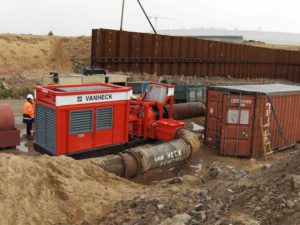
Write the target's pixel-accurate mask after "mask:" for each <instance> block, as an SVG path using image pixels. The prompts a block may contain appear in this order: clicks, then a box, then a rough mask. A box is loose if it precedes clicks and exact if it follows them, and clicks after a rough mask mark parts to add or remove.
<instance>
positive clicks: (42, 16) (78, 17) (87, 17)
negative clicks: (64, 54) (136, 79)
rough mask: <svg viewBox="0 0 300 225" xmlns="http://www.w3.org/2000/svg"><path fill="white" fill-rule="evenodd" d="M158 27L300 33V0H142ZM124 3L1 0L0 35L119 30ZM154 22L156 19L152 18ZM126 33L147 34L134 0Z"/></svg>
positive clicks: (128, 4) (109, 0) (129, 1)
mask: <svg viewBox="0 0 300 225" xmlns="http://www.w3.org/2000/svg"><path fill="white" fill-rule="evenodd" d="M141 2H142V4H143V6H144V8H145V9H146V11H147V13H148V14H149V15H150V16H158V17H163V18H161V19H158V29H169V28H170V29H172V28H174V29H175V28H186V29H188V28H196V27H198V28H199V27H217V28H226V29H236V28H238V29H241V30H259V29H260V30H266V31H282V32H294V33H300V0H251V1H249V0H141ZM121 3H122V0H106V1H105V0H1V7H0V33H32V34H47V33H48V32H49V31H50V30H53V32H54V34H57V35H90V34H91V29H92V28H100V27H101V28H112V29H119V26H120V12H121ZM153 23H154V20H153ZM124 29H125V30H129V31H141V32H144V31H149V30H150V27H149V25H148V23H147V21H146V19H145V18H144V16H143V14H142V11H141V9H140V8H139V6H138V3H137V1H136V0H126V2H125V17H124Z"/></svg>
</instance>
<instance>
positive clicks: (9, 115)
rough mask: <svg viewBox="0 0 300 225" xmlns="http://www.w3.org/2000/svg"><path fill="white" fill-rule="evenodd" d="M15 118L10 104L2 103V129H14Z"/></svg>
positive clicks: (0, 113)
mask: <svg viewBox="0 0 300 225" xmlns="http://www.w3.org/2000/svg"><path fill="white" fill-rule="evenodd" d="M14 129H15V118H14V113H13V110H12V108H11V107H10V105H9V104H0V131H5V130H14Z"/></svg>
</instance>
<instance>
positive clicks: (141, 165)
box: [90, 129, 200, 178]
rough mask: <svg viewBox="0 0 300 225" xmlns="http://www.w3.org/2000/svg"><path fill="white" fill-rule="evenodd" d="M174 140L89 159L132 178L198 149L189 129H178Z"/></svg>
mask: <svg viewBox="0 0 300 225" xmlns="http://www.w3.org/2000/svg"><path fill="white" fill-rule="evenodd" d="M175 137H176V138H178V139H176V140H173V141H171V142H168V143H163V144H158V145H154V146H153V145H147V146H142V147H137V148H133V149H130V150H128V151H125V152H123V153H120V154H118V155H114V156H107V157H103V158H95V159H92V160H90V161H91V162H92V163H93V164H94V165H96V166H98V167H101V168H102V169H104V170H106V171H107V172H110V173H113V174H115V175H117V176H121V177H126V178H132V177H135V176H137V175H138V174H140V173H144V172H146V171H149V170H152V169H155V168H160V167H163V166H167V165H171V164H174V163H176V162H181V161H185V160H187V159H189V158H190V157H191V156H192V154H193V152H195V151H198V150H199V149H200V140H199V138H198V136H197V135H196V134H194V133H193V132H191V131H188V130H185V129H180V130H178V131H177V132H176V135H175Z"/></svg>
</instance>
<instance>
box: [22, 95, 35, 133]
mask: <svg viewBox="0 0 300 225" xmlns="http://www.w3.org/2000/svg"><path fill="white" fill-rule="evenodd" d="M34 112H35V104H34V98H33V95H32V94H28V95H27V101H26V102H25V104H24V107H23V123H25V124H26V134H27V139H33V137H32V135H31V130H32V124H33V122H34Z"/></svg>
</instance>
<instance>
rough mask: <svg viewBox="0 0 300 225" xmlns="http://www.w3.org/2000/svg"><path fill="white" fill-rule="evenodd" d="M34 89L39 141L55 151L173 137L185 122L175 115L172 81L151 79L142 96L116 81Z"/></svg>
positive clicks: (40, 145) (70, 151)
mask: <svg viewBox="0 0 300 225" xmlns="http://www.w3.org/2000/svg"><path fill="white" fill-rule="evenodd" d="M35 94H36V121H35V126H36V134H35V147H36V148H38V149H42V150H44V151H46V152H47V153H48V154H51V155H63V154H76V153H82V152H87V151H91V150H98V149H103V148H107V147H111V146H117V145H126V144H128V143H130V142H134V141H136V140H144V141H145V140H160V141H171V140H173V138H174V134H175V132H176V131H177V129H179V128H182V127H183V126H184V123H183V122H182V121H176V120H174V119H172V115H173V104H174V86H173V85H167V84H161V83H155V82H151V83H149V87H148V91H147V92H146V93H145V94H144V95H143V96H142V97H141V98H135V97H134V96H133V95H132V89H131V88H129V87H122V86H117V85H112V84H88V85H51V86H42V87H36V88H35ZM166 105H169V107H168V110H166V107H165V106H166Z"/></svg>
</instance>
